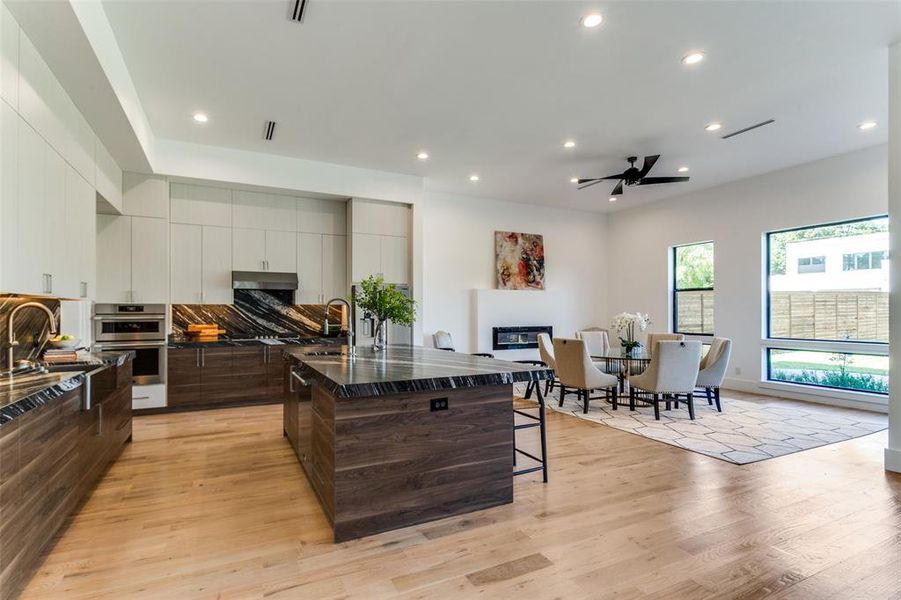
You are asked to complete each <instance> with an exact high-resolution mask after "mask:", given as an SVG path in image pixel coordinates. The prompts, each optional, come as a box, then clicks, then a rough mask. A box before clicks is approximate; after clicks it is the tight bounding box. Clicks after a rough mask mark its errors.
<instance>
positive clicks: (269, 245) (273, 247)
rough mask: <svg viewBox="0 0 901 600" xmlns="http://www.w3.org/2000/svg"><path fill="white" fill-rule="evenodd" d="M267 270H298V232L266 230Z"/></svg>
mask: <svg viewBox="0 0 901 600" xmlns="http://www.w3.org/2000/svg"><path fill="white" fill-rule="evenodd" d="M266 270H267V271H275V272H276V273H296V272H297V234H296V233H294V232H293V231H272V230H269V231H266Z"/></svg>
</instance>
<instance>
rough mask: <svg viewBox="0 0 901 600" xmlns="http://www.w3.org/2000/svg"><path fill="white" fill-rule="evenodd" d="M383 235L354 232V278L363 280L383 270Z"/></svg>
mask: <svg viewBox="0 0 901 600" xmlns="http://www.w3.org/2000/svg"><path fill="white" fill-rule="evenodd" d="M381 237H382V236H380V235H375V234H371V233H355V234H353V280H354V281H362V280H364V279H366V278H367V277H369V276H370V275H378V274H379V273H381V272H382V239H381Z"/></svg>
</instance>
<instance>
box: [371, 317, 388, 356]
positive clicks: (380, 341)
mask: <svg viewBox="0 0 901 600" xmlns="http://www.w3.org/2000/svg"><path fill="white" fill-rule="evenodd" d="M387 347H388V322H387V321H379V320H376V322H375V330H374V331H373V334H372V349H373V350H376V351H379V350H384V349H385V348H387Z"/></svg>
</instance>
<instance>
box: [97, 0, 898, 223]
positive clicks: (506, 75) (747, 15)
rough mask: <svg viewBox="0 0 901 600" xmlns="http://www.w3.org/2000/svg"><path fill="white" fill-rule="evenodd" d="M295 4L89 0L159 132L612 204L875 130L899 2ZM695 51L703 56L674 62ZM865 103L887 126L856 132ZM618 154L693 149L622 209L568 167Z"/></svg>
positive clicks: (502, 193)
mask: <svg viewBox="0 0 901 600" xmlns="http://www.w3.org/2000/svg"><path fill="white" fill-rule="evenodd" d="M291 5H293V1H289V0H262V1H261V0H257V1H252V2H251V1H229V2H209V1H203V0H201V1H194V0H179V1H165V0H127V1H126V0H104V8H105V10H106V12H107V15H108V18H109V21H110V23H111V25H112V28H113V31H114V33H115V35H116V38H117V39H118V42H119V45H120V48H121V50H122V53H123V55H124V57H125V61H126V64H127V66H128V69H129V71H130V73H131V76H132V79H133V80H134V83H135V86H136V88H137V90H138V95H139V96H140V98H141V102H142V104H143V107H144V110H145V112H146V113H147V116H148V118H149V120H150V124H151V127H152V128H153V131H154V134H155V135H156V136H157V137H158V138H169V139H176V140H181V141H188V142H196V143H201V144H211V145H217V146H225V147H231V148H240V149H243V150H252V151H260V152H269V153H274V154H283V155H289V156H295V157H300V158H306V159H312V160H318V161H325V162H332V163H339V164H346V165H353V166H358V167H366V168H371V169H380V170H385V171H394V172H400V173H408V174H415V175H422V176H425V177H427V178H428V181H429V186H430V188H431V189H438V190H442V191H449V192H457V193H464V194H472V195H478V196H487V197H496V198H504V199H510V200H516V201H522V202H530V203H546V204H551V205H556V206H567V207H572V208H583V209H597V210H608V209H610V208H613V207H616V208H625V207H627V206H634V205H636V204H638V203H641V202H647V201H652V200H658V199H661V198H665V197H669V196H674V195H678V194H682V193H686V192H688V191H693V190H698V189H701V188H704V187H709V186H712V185H715V184H718V183H723V182H726V181H731V180H735V179H740V178H743V177H747V176H750V175H754V174H758V173H763V172H766V171H771V170H774V169H778V168H781V167H786V166H790V165H794V164H798V163H802V162H807V161H811V160H815V159H818V158H822V157H825V156H829V155H834V154H838V153H842V152H847V151H851V150H854V149H858V148H861V147H865V146H871V145H874V144H879V143H884V142H885V141H886V139H887V137H886V136H887V134H886V127H885V124H886V120H887V97H886V96H887V68H888V67H887V52H886V47H887V46H888V45H889V44H890V43H892V42H894V41H899V40H901V2H898V1H891V2H861V1H848V2H840V1H829V2H809V1H797V2H795V1H787V0H780V1H779V2H775V1H760V2H726V1H719V2H698V1H687V2H683V1H670V2H644V1H630V2H609V1H608V2H594V3H591V2H562V1H531V2H522V1H517V2H512V1H510V2H507V1H476V0H470V1H463V2H460V1H456V2H447V1H437V0H431V1H427V0H420V1H380V0H372V1H364V2H360V1H335V0H307V13H306V18H305V22H304V23H303V24H297V23H294V22H291V21H289V20H288V19H287V14H288V12H289V9H290V6H291ZM589 9H598V10H600V11H601V12H602V13H603V14H604V17H605V20H604V23H603V24H602V25H601V26H600V27H598V28H596V29H592V30H588V29H584V28H582V27H581V26H580V25H579V18H580V17H581V16H582V15H583V14H584V13H585V12H588V10H589ZM694 49H699V50H703V51H704V52H706V53H707V60H705V61H704V62H702V63H701V64H699V65H696V66H694V67H686V66H684V65H682V64H681V62H680V58H681V57H682V56H683V55H684V54H685V53H686V52H687V51H688V50H694ZM194 111H204V112H207V113H208V114H209V117H210V121H209V122H208V123H207V124H205V125H198V124H196V123H194V122H193V120H192V118H191V115H192V113H193V112H194ZM769 118H774V119H776V123H775V124H774V125H769V126H767V127H765V128H762V129H760V130H758V131H755V132H752V133H748V134H745V135H742V136H739V137H736V138H734V139H732V140H721V139H720V138H719V135H722V134H723V133H725V132H729V131H732V130H735V129H740V128H742V127H745V126H748V125H750V124H753V123H757V122H759V121H762V120H765V119H769ZM267 119H273V120H275V121H278V129H277V131H276V136H275V140H274V141H272V142H265V141H264V140H263V139H262V133H263V125H264V122H265V121H266V120H267ZM867 119H875V120H877V121H879V122H880V125H881V126H880V127H877V128H876V129H875V130H872V131H869V132H861V131H858V129H857V128H856V125H857V123H859V122H861V121H864V120H867ZM710 121H721V122H722V123H723V130H722V131H721V132H719V133H718V134H711V133H708V132H706V131H704V126H705V125H706V124H707V123H708V122H710ZM569 138H571V139H574V140H575V141H576V142H577V146H576V147H575V148H574V149H572V150H564V149H563V148H562V143H563V141H564V140H565V139H569ZM420 149H425V150H427V151H428V152H429V153H430V154H431V158H430V160H429V161H427V162H425V163H422V162H420V161H418V160H417V159H416V157H415V155H416V153H417V152H418V151H419V150H420ZM630 154H637V155H645V154H661V155H662V158H661V160H660V162H658V164H657V167H655V169H654V171H653V172H652V174H653V175H657V176H663V175H675V169H676V167H677V166H679V165H681V164H687V165H690V167H691V172H690V173H689V175H691V177H692V181H691V182H689V183H687V184H668V185H662V186H655V187H652V188H633V189H627V192H626V195H625V197H624V198H623V199H621V201H620V202H618V203H616V205H611V204H609V203H608V201H607V198H608V196H609V190H610V188H612V187H613V184H612V183H611V184H610V185H609V186H608V185H606V184H604V185H598V186H595V187H593V188H589V189H588V190H584V191H577V190H575V189H574V186H573V185H572V184H570V183H569V179H570V177H574V176H581V177H590V176H598V175H607V174H611V173H616V172H619V171H621V170H622V169H623V168H624V167H625V166H626V163H625V161H624V157H626V156H628V155H630ZM471 173H478V174H479V175H480V176H481V181H479V182H478V183H476V184H473V183H470V182H469V180H468V177H469V175H470V174H471Z"/></svg>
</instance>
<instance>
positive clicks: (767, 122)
mask: <svg viewBox="0 0 901 600" xmlns="http://www.w3.org/2000/svg"><path fill="white" fill-rule="evenodd" d="M775 122H776V119H767V120H766V121H761V122H760V123H757V124H756V125H751V126H750V127H745V128H744V129H739V130H738V131H733V132H732V133H727V134H726V135H724V136H723V139H724V140H728V139H729V138H731V137H735V136H737V135H741V134H743V133H748V132H749V131H751V130H752V129H757V128H758V127H763V126H764V125H769V124H770V123H775Z"/></svg>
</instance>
